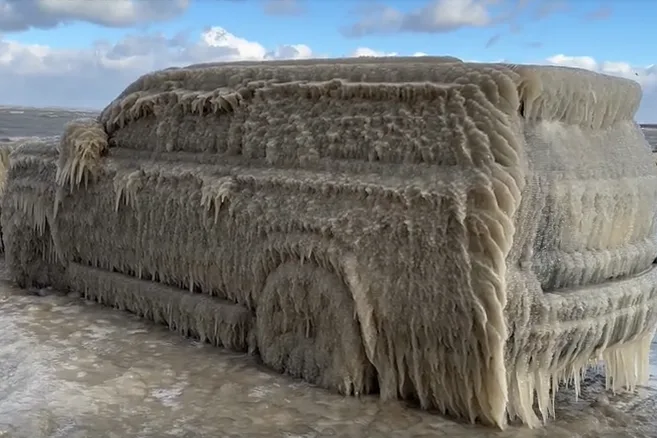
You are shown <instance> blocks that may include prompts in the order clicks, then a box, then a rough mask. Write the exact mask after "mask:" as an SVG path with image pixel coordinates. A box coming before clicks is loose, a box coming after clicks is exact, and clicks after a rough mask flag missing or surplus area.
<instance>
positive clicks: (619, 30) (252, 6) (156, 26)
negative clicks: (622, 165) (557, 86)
mask: <svg viewBox="0 0 657 438" xmlns="http://www.w3.org/2000/svg"><path fill="white" fill-rule="evenodd" d="M105 1H111V0H105ZM383 3H385V4H386V5H387V6H391V7H393V8H395V9H398V10H400V11H409V10H413V9H418V8H421V7H422V6H424V5H425V4H426V3H427V1H426V0H402V1H400V0H396V1H395V0H390V1H385V2H383ZM555 3H556V2H555ZM362 4H367V3H366V2H361V3H359V2H358V1H351V0H308V1H307V2H306V3H305V5H304V6H305V13H304V14H299V15H292V16H276V17H272V16H270V15H267V14H266V13H265V11H264V8H263V7H262V4H261V2H259V1H257V0H245V1H220V0H217V1H211V0H197V1H192V2H191V3H190V6H189V8H188V9H187V11H185V12H184V13H183V14H182V15H180V16H178V17H175V18H174V19H172V20H170V21H166V22H156V23H150V24H145V25H139V26H136V27H132V28H128V29H124V28H119V29H117V28H107V27H103V26H98V25H94V24H89V23H84V22H81V23H80V22H78V23H74V24H71V25H68V26H62V27H60V28H57V29H55V30H53V29H47V30H41V29H31V30H28V31H25V32H21V33H16V34H13V35H11V36H12V39H14V40H17V41H21V42H24V43H37V44H44V45H49V46H52V47H55V48H84V47H87V46H89V42H90V41H94V40H98V39H104V40H108V41H116V40H119V39H120V38H121V37H123V36H124V35H125V34H127V33H145V32H162V33H163V34H165V35H167V36H170V37H173V36H175V35H177V34H180V33H182V34H187V35H189V36H190V37H192V38H193V37H194V36H195V35H197V34H199V33H200V32H201V31H202V30H203V29H204V28H206V27H209V26H217V25H218V26H221V27H223V28H225V29H226V30H228V31H229V32H231V33H233V34H236V35H239V36H240V37H243V38H247V39H249V40H253V41H258V42H260V43H261V44H263V45H264V46H266V47H271V46H276V45H279V44H294V43H303V44H307V45H309V46H310V47H312V48H313V51H314V52H316V53H321V54H326V55H329V56H340V55H344V54H347V53H350V52H351V51H353V50H354V49H355V47H356V46H366V47H371V48H373V49H375V50H382V51H386V52H397V53H400V54H412V53H414V52H424V53H430V54H442V53H449V54H454V55H456V56H459V57H462V58H464V59H481V60H494V59H508V60H512V61H514V62H534V61H536V60H541V59H546V58H548V57H550V56H552V55H554V54H557V53H563V54H567V55H569V56H591V57H593V58H596V59H604V60H617V61H624V62H628V63H631V64H637V65H644V64H646V65H647V64H651V63H654V62H655V58H657V50H648V48H647V45H648V42H651V41H657V26H654V23H653V22H654V20H648V19H646V17H657V2H653V1H650V0H628V1H625V2H623V1H620V0H619V1H614V2H599V1H593V0H582V1H579V2H574V1H573V2H571V3H568V4H567V6H564V7H563V9H560V8H558V7H557V8H555V9H557V10H556V11H555V12H553V13H552V14H550V15H549V16H547V17H545V18H539V17H536V15H537V14H536V12H537V9H538V8H529V7H527V8H526V9H525V10H524V11H522V12H521V13H520V14H519V16H518V18H517V20H516V21H517V23H519V24H522V23H528V24H527V25H523V26H522V29H520V30H515V29H510V26H509V25H508V24H507V23H501V24H499V25H497V26H491V27H483V28H474V27H470V28H462V29H458V30H455V31H453V32H448V33H439V34H427V33H405V34H399V33H393V34H390V35H373V36H366V37H363V38H358V39H354V38H349V37H346V36H344V35H342V34H341V32H340V29H341V28H342V27H344V26H345V25H346V24H348V23H349V22H351V21H353V18H354V17H356V16H357V15H356V14H357V12H358V10H359V7H363V6H362ZM601 8H605V9H607V8H608V10H609V11H610V14H609V15H608V16H606V17H605V18H604V19H587V18H588V17H587V16H588V15H590V14H592V13H595V12H596V11H599V10H600V9H601ZM491 9H492V10H499V11H500V12H503V11H504V8H502V7H500V6H499V5H498V6H497V7H492V8H491ZM514 31H515V32H514ZM498 34H500V35H501V36H500V38H499V40H498V41H497V43H496V44H494V45H492V46H491V47H488V48H487V47H486V44H487V42H488V41H489V39H490V38H492V37H493V36H495V35H498ZM533 43H539V44H540V47H537V44H533Z"/></svg>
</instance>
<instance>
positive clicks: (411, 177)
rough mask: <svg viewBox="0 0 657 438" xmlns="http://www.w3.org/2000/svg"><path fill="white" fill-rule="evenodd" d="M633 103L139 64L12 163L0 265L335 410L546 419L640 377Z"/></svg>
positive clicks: (574, 83) (410, 63)
mask: <svg viewBox="0 0 657 438" xmlns="http://www.w3.org/2000/svg"><path fill="white" fill-rule="evenodd" d="M640 99H641V89H640V87H639V85H638V84H636V83H635V82H632V81H630V80H624V79H619V78H612V77H608V76H604V75H600V74H595V73H591V72H587V71H583V70H577V69H568V68H559V67H538V66H518V65H505V64H469V63H463V62H461V61H459V60H457V59H454V58H431V57H427V58H397V59H386V58H381V59H379V58H368V59H357V60H331V61H293V62H267V63H238V64H216V65H212V64H208V65H198V66H191V67H187V68H174V69H167V70H163V71H158V72H154V73H151V74H148V75H145V76H143V77H141V78H140V79H138V80H137V81H136V82H134V83H133V84H131V85H130V86H129V87H128V88H127V89H126V90H125V91H124V92H123V93H122V94H121V95H120V96H118V97H117V99H116V100H114V101H113V102H112V103H111V104H110V105H109V106H108V107H107V108H106V109H105V110H104V111H103V112H102V114H101V115H100V117H99V118H98V120H82V121H79V122H74V123H72V124H70V125H69V126H68V127H67V129H66V131H65V133H64V135H63V136H62V139H61V143H60V144H58V145H53V144H46V143H43V144H38V143H32V144H25V145H23V146H22V147H21V148H19V149H18V150H16V151H14V152H13V153H12V155H11V157H10V162H11V164H10V168H9V171H8V179H7V182H6V189H5V195H4V200H3V204H2V227H3V232H4V240H5V247H6V258H7V262H8V266H9V268H10V270H11V272H12V275H13V277H14V278H15V279H16V280H17V281H18V282H19V284H21V285H22V286H25V287H29V286H33V285H53V286H55V287H58V288H62V289H71V290H75V291H79V292H80V293H82V294H84V296H85V297H87V298H90V299H94V300H97V301H99V302H101V303H103V304H107V305H111V306H115V307H117V308H119V309H126V310H129V311H132V312H135V313H137V314H139V315H141V316H143V317H146V318H149V319H152V320H154V321H159V322H163V323H165V324H168V325H169V326H170V327H172V328H173V329H176V330H178V331H180V332H181V333H183V334H185V335H193V336H196V337H199V338H200V339H202V340H207V341H209V342H212V343H214V344H216V345H220V346H224V347H226V348H230V349H234V350H239V351H250V352H252V353H253V354H258V355H259V356H260V357H261V358H262V360H263V362H264V363H265V364H267V365H269V366H270V367H272V368H274V369H276V370H278V371H280V372H283V373H288V374H290V375H292V376H295V377H299V378H303V379H305V380H307V381H309V382H313V383H315V384H318V385H321V386H323V387H326V388H330V389H333V390H336V391H340V392H342V393H344V394H364V393H372V392H377V393H379V394H380V396H381V397H382V398H384V399H394V398H403V399H412V400H415V401H418V402H419V405H420V406H421V407H422V408H427V409H436V410H438V411H440V412H444V413H448V414H450V415H454V416H459V417H464V418H465V419H468V420H470V421H481V422H483V423H486V424H489V425H493V426H498V427H504V426H505V425H506V424H507V423H508V421H509V419H511V420H520V421H522V422H524V423H525V424H527V425H529V426H532V427H533V426H537V425H540V424H541V421H542V420H544V419H545V418H547V417H549V416H550V414H551V413H552V412H553V405H552V403H553V396H554V392H555V391H556V389H557V387H558V385H559V383H560V382H564V381H567V382H571V383H574V385H575V386H576V387H578V385H579V378H580V375H581V373H582V371H583V370H585V369H586V367H587V366H589V365H590V364H591V363H594V362H596V361H598V360H599V359H603V360H604V361H605V363H606V373H607V376H608V379H609V385H610V386H611V387H614V388H620V387H628V388H630V389H631V388H633V387H634V386H635V385H637V384H639V383H641V382H642V381H643V380H645V379H647V377H648V376H647V362H648V349H649V345H650V342H651V339H652V337H653V334H654V331H655V328H656V327H657V269H655V267H654V265H653V260H654V259H655V257H656V256H657V233H656V231H657V230H656V229H655V225H656V223H655V218H656V214H655V213H656V212H655V209H656V207H657V169H656V168H655V165H654V163H653V160H652V157H651V153H650V151H649V149H648V147H647V145H646V140H645V138H644V136H643V134H642V132H641V130H640V128H639V126H638V125H637V124H636V123H635V122H634V121H633V118H634V114H635V112H636V110H637V107H638V105H639V102H640Z"/></svg>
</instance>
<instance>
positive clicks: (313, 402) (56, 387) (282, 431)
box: [0, 282, 657, 438]
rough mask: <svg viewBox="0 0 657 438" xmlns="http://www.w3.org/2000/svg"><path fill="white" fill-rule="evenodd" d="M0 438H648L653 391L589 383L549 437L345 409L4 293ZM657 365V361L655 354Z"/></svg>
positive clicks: (63, 306)
mask: <svg viewBox="0 0 657 438" xmlns="http://www.w3.org/2000/svg"><path fill="white" fill-rule="evenodd" d="M0 332H1V333H2V334H3V335H2V336H1V337H0V363H1V364H2V366H0V438H5V437H6V438H8V437H12V438H18V437H26V438H27V437H29V438H41V437H61V438H78V437H90V438H91V437H93V438H99V437H116V438H130V437H144V438H146V437H154V438H155V437H158V438H164V437H181V438H191V437H217V438H224V437H226V438H228V437H249V438H256V437H267V438H270V437H281V438H295V437H297V438H318V437H368V438H377V437H400V438H401V437H404V438H414V437H417V438H419V437H491V438H497V437H500V438H501V437H518V438H520V437H522V438H524V437H610V438H611V437H615V438H620V437H654V436H656V434H657V432H655V431H657V412H656V411H657V409H656V408H657V380H656V379H653V387H651V388H641V389H640V390H639V392H640V394H639V395H638V396H636V397H627V396H611V395H609V396H607V395H605V393H604V392H602V391H601V390H600V387H601V381H602V380H601V378H600V376H595V375H593V376H592V377H591V379H590V382H589V383H590V384H589V385H588V387H587V388H586V389H584V390H583V394H582V396H581V398H580V399H579V401H577V402H575V399H574V397H573V395H572V394H569V393H568V392H567V391H564V392H563V393H562V394H561V395H560V396H559V402H558V409H557V410H558V413H557V415H558V419H557V420H553V421H552V422H551V423H550V424H549V425H548V426H547V427H546V428H545V429H542V430H533V431H532V430H527V429H524V428H515V427H511V428H509V429H508V430H506V431H504V432H498V431H491V430H488V429H484V428H481V427H477V426H470V425H462V424H459V423H455V422H453V421H449V420H447V419H445V418H443V417H440V416H438V415H431V414H428V413H424V412H420V411H418V410H415V409H408V408H406V407H405V406H404V405H403V404H401V403H387V404H382V403H379V402H378V400H377V399H376V398H374V397H366V398H361V399H355V398H343V397H340V396H337V395H334V394H331V393H328V392H326V391H323V390H320V389H316V388H313V387H311V386H309V385H305V384H303V383H301V382H299V381H296V380H292V379H290V378H286V377H283V376H280V375H277V374H275V373H270V372H268V371H267V370H266V369H264V368H262V367H260V366H258V365H257V364H256V363H255V362H254V361H253V359H252V358H249V357H245V356H243V355H236V354H230V353H226V352H224V351H221V350H219V349H216V348H212V347H210V346H208V345H202V344H199V343H198V342H193V341H191V340H188V339H183V338H180V337H179V336H178V335H176V334H174V333H171V332H169V331H168V330H167V329H166V328H164V327H161V326H156V325H153V324H150V323H147V322H144V321H142V320H140V319H138V318H136V317H134V316H132V315H130V314H128V313H124V312H120V311H115V310H111V309H107V308H104V307H102V306H100V305H97V304H93V303H89V302H85V301H82V300H79V299H75V298H70V297H65V296H61V295H48V296H45V297H38V296H33V295H25V293H24V292H23V291H20V290H17V289H15V288H13V287H11V286H9V285H8V283H7V282H2V283H1V286H0ZM653 359H654V360H653V363H657V351H653Z"/></svg>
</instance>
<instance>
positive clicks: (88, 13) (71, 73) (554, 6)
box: [0, 0, 657, 123]
mask: <svg viewBox="0 0 657 438" xmlns="http://www.w3.org/2000/svg"><path fill="white" fill-rule="evenodd" d="M648 17H651V18H648ZM654 17H657V2H656V1H653V0H608V1H597V0H569V1H568V0H563V1H562V0H379V1H377V0H0V90H1V92H0V104H2V105H26V106H57V107H73V108H90V109H100V108H103V107H104V106H105V105H107V104H108V103H109V102H110V101H111V100H112V99H113V98H114V97H116V95H117V94H119V93H120V92H121V91H122V90H123V89H124V88H125V87H126V86H127V85H128V84H130V83H131V82H132V81H134V80H135V79H137V78H138V77H139V76H140V75H142V74H144V73H147V72H149V71H152V70H155V69H161V68H167V67H171V66H184V65H189V64H194V63H199V62H217V61H234V60H270V59H284V58H286V59H291V58H297V59H298V58H319V57H321V58H326V57H345V56H376V55H387V56H396V55H416V56H423V55H451V56H456V57H458V58H460V59H463V60H465V61H481V62H498V61H504V62H511V63H531V64H560V65H567V66H573V67H580V68H586V69H590V70H594V71H598V72H602V73H607V74H612V75H617V76H622V77H626V78H630V79H632V80H635V81H637V82H639V83H640V84H641V85H642V87H643V90H644V97H643V101H642V105H641V108H640V109H639V112H638V114H637V120H638V121H639V122H655V123H657V48H655V42H656V41H657V26H655V24H654V23H655V19H654Z"/></svg>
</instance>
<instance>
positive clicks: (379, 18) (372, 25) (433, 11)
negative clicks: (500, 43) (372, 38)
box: [342, 0, 493, 37]
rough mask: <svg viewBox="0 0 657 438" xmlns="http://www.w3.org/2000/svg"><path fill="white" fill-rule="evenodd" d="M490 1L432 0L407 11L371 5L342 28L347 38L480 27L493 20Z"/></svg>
mask: <svg viewBox="0 0 657 438" xmlns="http://www.w3.org/2000/svg"><path fill="white" fill-rule="evenodd" d="M490 3H491V0H431V1H429V2H428V3H427V4H426V5H425V6H423V7H421V8H416V9H413V10H411V11H409V12H402V11H399V10H397V9H394V8H391V7H388V6H382V5H371V6H368V7H365V8H362V10H361V12H362V14H361V19H360V20H359V21H357V22H356V23H353V24H352V25H350V26H347V27H345V28H344V29H342V32H343V33H344V34H345V35H346V36H349V37H362V36H365V35H372V34H386V33H395V32H422V33H443V32H450V31H453V30H456V29H459V28H462V27H482V26H487V25H489V24H491V23H492V22H493V18H492V17H491V15H490V14H489V12H488V6H489V5H490Z"/></svg>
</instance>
